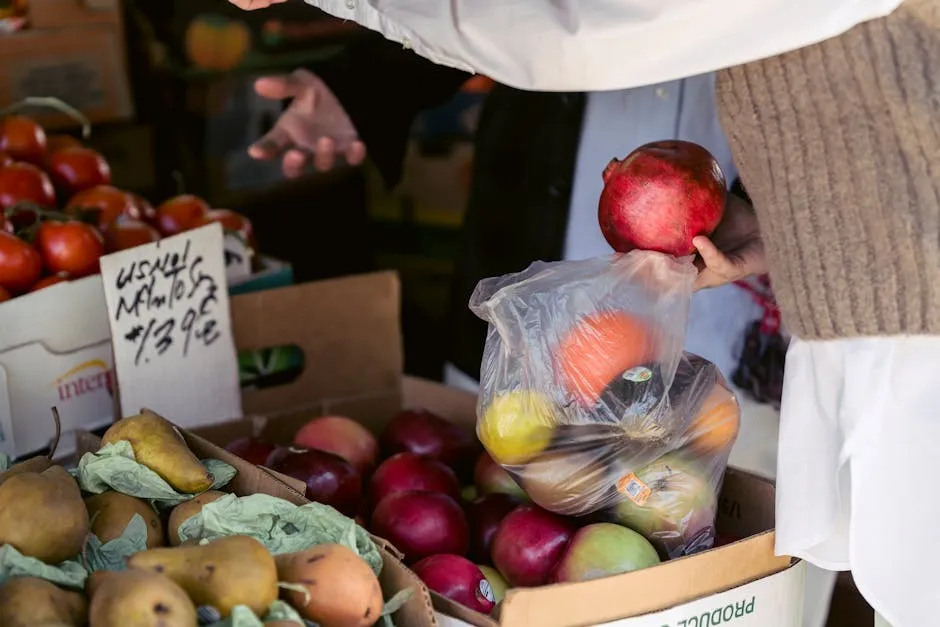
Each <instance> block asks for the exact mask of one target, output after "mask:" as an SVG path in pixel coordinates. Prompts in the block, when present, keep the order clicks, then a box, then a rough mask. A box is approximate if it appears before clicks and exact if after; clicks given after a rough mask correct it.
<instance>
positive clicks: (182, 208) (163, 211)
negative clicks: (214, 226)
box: [156, 194, 209, 237]
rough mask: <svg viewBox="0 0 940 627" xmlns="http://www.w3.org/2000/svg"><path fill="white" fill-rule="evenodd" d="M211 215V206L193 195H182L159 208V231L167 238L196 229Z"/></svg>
mask: <svg viewBox="0 0 940 627" xmlns="http://www.w3.org/2000/svg"><path fill="white" fill-rule="evenodd" d="M207 213H209V205H208V204H207V203H206V201H204V200H203V199H202V198H199V197H198V196H193V195H192V194H181V195H179V196H174V197H173V198H170V199H169V200H166V201H164V202H163V203H161V204H160V206H159V207H157V219H156V226H157V230H159V231H160V233H161V234H162V235H164V236H165V237H169V236H170V235H176V234H177V233H182V232H183V231H188V230H190V229H192V228H194V227H195V226H196V225H197V224H198V223H199V221H200V220H202V219H203V217H204V216H205V215H206V214H207Z"/></svg>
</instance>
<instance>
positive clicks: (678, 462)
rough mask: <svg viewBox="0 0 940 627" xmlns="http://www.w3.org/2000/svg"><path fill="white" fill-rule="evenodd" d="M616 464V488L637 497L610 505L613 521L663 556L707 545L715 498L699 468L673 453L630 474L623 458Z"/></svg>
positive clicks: (712, 534)
mask: <svg viewBox="0 0 940 627" xmlns="http://www.w3.org/2000/svg"><path fill="white" fill-rule="evenodd" d="M621 463H622V465H623V469H622V470H621V472H620V473H619V474H620V475H621V477H620V479H619V480H618V481H617V485H618V487H619V486H623V487H622V488H621V490H632V491H634V492H636V494H637V496H636V497H634V499H630V498H628V497H627V496H626V494H622V495H621V496H622V499H621V501H620V502H619V503H617V505H616V506H615V507H614V521H615V522H617V523H619V524H621V525H624V526H627V527H630V528H631V529H633V530H635V531H638V532H639V533H641V534H642V535H643V536H645V537H646V538H647V539H648V540H649V541H650V542H652V543H653V546H655V547H656V548H657V550H659V552H660V554H661V555H664V556H668V557H679V556H682V555H688V554H690V553H695V552H697V551H700V550H705V549H710V548H711V547H712V545H713V544H714V539H715V514H716V512H717V499H716V497H715V491H714V488H713V487H712V484H711V481H710V480H709V474H708V472H707V471H706V470H705V469H704V468H703V467H702V466H700V465H699V464H697V463H695V462H693V461H690V460H687V459H685V458H684V457H682V456H680V455H678V454H675V453H669V454H666V455H663V456H662V457H660V458H659V459H657V460H655V461H653V462H652V463H650V464H648V465H646V466H644V467H643V468H640V469H638V470H635V471H633V470H631V469H630V468H629V461H628V460H622V462H621ZM628 484H630V485H629V486H628Z"/></svg>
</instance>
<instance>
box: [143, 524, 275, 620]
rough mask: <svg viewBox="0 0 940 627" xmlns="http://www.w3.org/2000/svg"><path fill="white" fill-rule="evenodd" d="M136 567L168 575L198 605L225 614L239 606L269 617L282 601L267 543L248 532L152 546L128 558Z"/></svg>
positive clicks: (224, 615)
mask: <svg viewBox="0 0 940 627" xmlns="http://www.w3.org/2000/svg"><path fill="white" fill-rule="evenodd" d="M127 565H128V566H130V567H131V568H137V569H143V570H150V571H154V572H158V573H163V574H164V575H166V576H167V577H169V578H170V579H172V580H173V581H175V582H176V583H177V584H179V585H180V587H182V588H183V589H184V590H185V591H186V593H187V594H188V595H189V597H190V598H191V599H192V600H193V601H194V602H195V603H196V605H198V606H203V605H209V606H211V607H214V608H215V609H217V610H218V611H219V613H220V614H221V616H222V618H225V617H227V616H229V615H230V614H231V613H232V608H234V607H235V606H236V605H247V606H248V607H249V608H250V609H251V611H253V612H254V613H255V614H257V615H258V616H263V615H264V614H265V612H267V610H268V607H269V606H270V605H271V603H273V602H274V601H275V599H277V593H278V588H277V567H276V566H275V564H274V558H273V557H272V556H271V554H270V553H268V550H267V549H266V548H265V547H264V545H263V544H261V543H260V542H258V541H257V540H255V539H254V538H251V537H248V536H229V537H227V538H219V539H218V540H215V541H213V542H210V543H209V544H203V545H197V546H181V547H176V548H172V549H150V550H149V551H144V552H142V553H137V554H136V555H132V556H131V557H130V558H128V560H127Z"/></svg>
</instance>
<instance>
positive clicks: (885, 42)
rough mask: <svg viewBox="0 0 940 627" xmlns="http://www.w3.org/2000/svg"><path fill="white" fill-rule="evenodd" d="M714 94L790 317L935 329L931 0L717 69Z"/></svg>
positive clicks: (820, 328)
mask: <svg viewBox="0 0 940 627" xmlns="http://www.w3.org/2000/svg"><path fill="white" fill-rule="evenodd" d="M718 101H719V108H720V114H721V118H722V124H723V126H724V128H725V130H726V132H727V134H728V137H729V142H730V144H731V148H732V152H733V154H734V157H735V163H736V165H737V166H738V169H739V171H740V173H741V178H742V180H743V182H744V185H745V187H746V188H747V191H748V193H749V195H750V196H751V199H752V200H753V203H754V207H755V210H756V212H757V217H758V222H759V224H760V228H761V233H762V235H763V238H764V244H765V248H766V251H767V257H768V264H769V266H770V275H771V280H772V282H773V288H774V293H775V295H776V297H777V301H778V304H779V306H780V309H781V313H782V315H783V321H784V324H785V325H786V326H787V328H788V330H789V331H790V332H792V333H793V334H794V335H796V336H797V337H799V338H801V339H804V340H827V339H837V338H848V337H857V336H891V335H915V334H930V335H940V0H907V1H906V2H904V3H903V4H902V5H901V6H900V7H899V8H898V9H896V10H895V12H894V13H892V14H891V15H889V16H888V17H886V18H882V19H878V20H873V21H871V22H866V23H864V24H861V25H858V26H856V27H855V28H853V29H852V30H850V31H849V32H847V33H845V34H843V35H841V36H839V37H836V38H833V39H830V40H828V41H825V42H823V43H820V44H817V45H814V46H810V47H807V48H803V49H801V50H797V51H794V52H790V53H787V54H784V55H780V56H777V57H773V58H770V59H766V60H763V61H759V62H755V63H750V64H747V65H744V66H739V67H735V68H732V69H729V70H724V71H722V72H720V73H719V76H718Z"/></svg>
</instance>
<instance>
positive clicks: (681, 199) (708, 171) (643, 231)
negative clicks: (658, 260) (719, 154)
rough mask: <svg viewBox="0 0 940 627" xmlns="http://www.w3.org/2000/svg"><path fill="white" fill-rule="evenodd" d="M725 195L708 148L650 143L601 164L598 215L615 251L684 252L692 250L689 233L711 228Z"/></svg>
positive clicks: (671, 142)
mask: <svg viewBox="0 0 940 627" xmlns="http://www.w3.org/2000/svg"><path fill="white" fill-rule="evenodd" d="M726 194H727V186H726V183H725V177H724V174H722V172H721V168H720V167H719V165H718V162H717V161H715V158H714V157H713V156H712V155H711V153H710V152H708V151H707V150H705V149H704V148H702V147H701V146H699V145H698V144H694V143H692V142H687V141H680V140H667V141H658V142H652V143H649V144H645V145H643V146H640V147H639V148H637V149H636V150H634V151H633V152H631V153H630V154H629V155H627V157H626V158H625V159H623V160H622V161H621V160H619V159H614V160H612V161H611V162H610V163H609V164H608V165H607V167H606V168H604V191H603V192H601V199H600V204H599V206H598V211H597V219H598V221H599V222H600V227H601V232H602V233H603V234H604V238H605V239H606V240H607V243H608V244H610V245H611V247H613V249H614V250H616V251H617V252H620V253H625V252H629V251H631V250H634V249H640V250H654V251H658V252H661V253H666V254H669V255H675V256H677V257H683V256H686V255H691V254H692V253H694V252H695V247H694V246H693V245H692V239H693V238H695V237H697V236H699V235H711V234H712V232H714V230H715V228H716V227H717V226H718V223H719V222H720V221H721V216H722V214H723V213H724V208H725V196H726Z"/></svg>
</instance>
